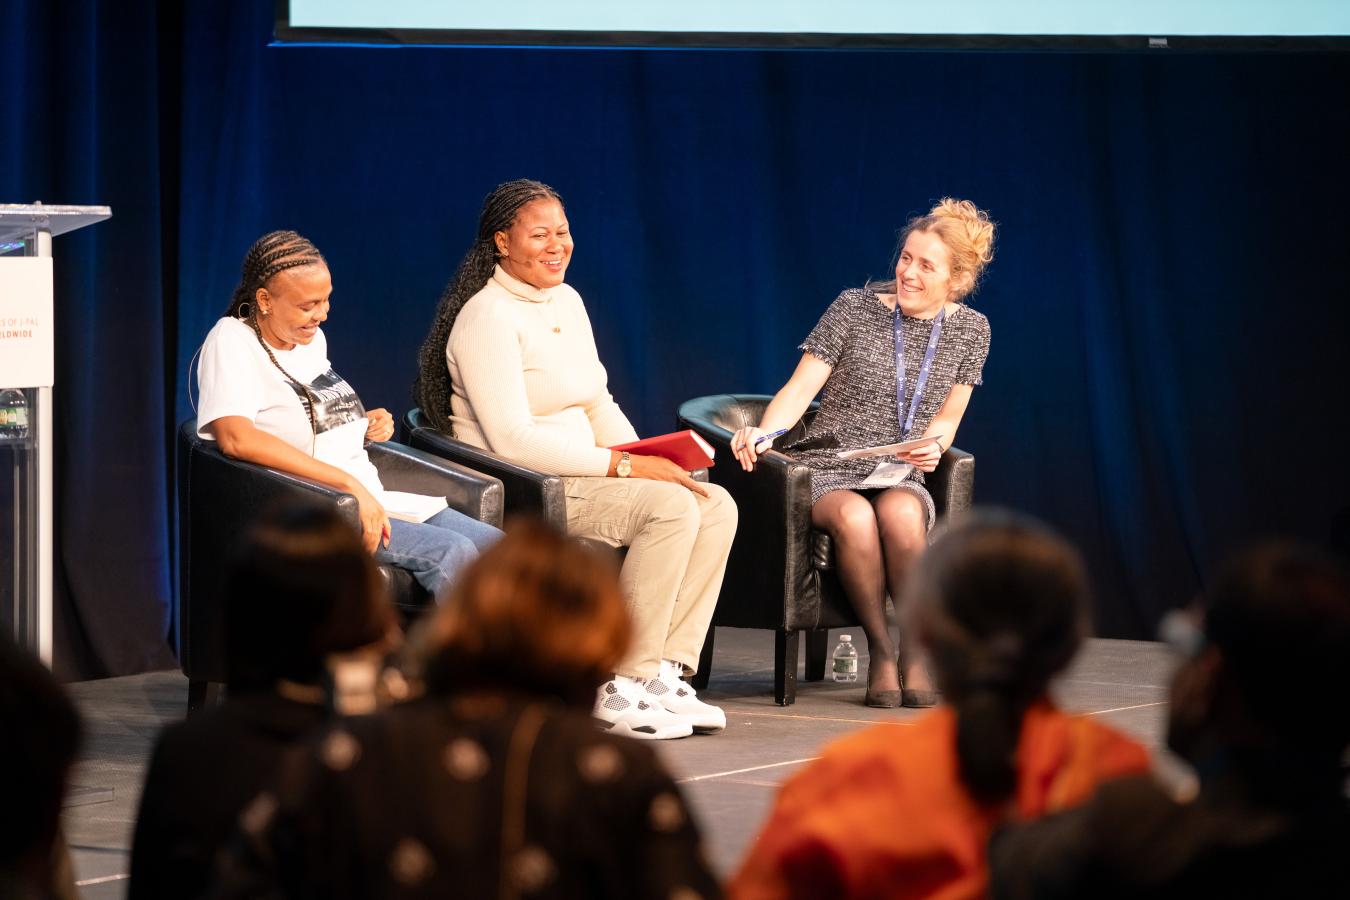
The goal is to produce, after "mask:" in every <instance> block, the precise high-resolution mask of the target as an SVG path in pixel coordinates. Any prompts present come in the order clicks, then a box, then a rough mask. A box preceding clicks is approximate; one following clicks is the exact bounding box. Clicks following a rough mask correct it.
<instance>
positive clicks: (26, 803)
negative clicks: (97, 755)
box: [0, 631, 80, 897]
mask: <svg viewBox="0 0 1350 900" xmlns="http://www.w3.org/2000/svg"><path fill="white" fill-rule="evenodd" d="M0 732H3V733H4V735H5V737H4V739H3V740H0V772H3V773H4V777H5V785H4V791H3V796H4V813H3V814H0V894H5V896H9V894H8V893H6V887H7V886H8V887H12V886H13V885H14V884H15V883H16V882H17V885H18V886H19V888H20V891H21V892H20V894H19V896H28V894H27V893H24V892H23V891H25V890H30V891H31V892H32V893H31V895H32V896H34V897H38V896H42V897H45V896H47V895H48V891H49V890H50V889H51V887H52V883H51V865H52V859H53V852H54V848H55V846H56V842H57V839H58V838H57V835H58V825H59V823H60V819H61V798H62V797H63V796H64V794H65V790H66V776H67V774H68V773H69V771H70V767H71V765H72V764H73V763H74V762H75V753H76V751H77V750H78V748H79V741H80V721H79V717H78V716H77V715H76V713H75V708H74V707H73V706H72V705H71V703H70V701H69V700H67V699H66V696H65V694H64V693H63V692H62V690H61V687H60V685H58V684H57V683H56V679H55V678H53V677H52V674H51V673H50V672H48V671H47V669H46V667H45V666H43V665H42V663H40V662H38V660H36V659H34V658H33V657H32V656H30V655H29V654H28V653H26V652H25V651H23V650H22V649H20V648H19V647H18V646H16V645H15V644H14V642H13V641H11V640H10V638H9V636H8V635H7V634H5V633H4V632H3V631H0Z"/></svg>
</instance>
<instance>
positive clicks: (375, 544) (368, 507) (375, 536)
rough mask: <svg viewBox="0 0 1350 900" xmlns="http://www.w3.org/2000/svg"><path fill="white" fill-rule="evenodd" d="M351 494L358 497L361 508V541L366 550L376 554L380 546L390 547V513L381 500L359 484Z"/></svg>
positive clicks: (358, 506) (359, 507) (357, 500)
mask: <svg viewBox="0 0 1350 900" xmlns="http://www.w3.org/2000/svg"><path fill="white" fill-rule="evenodd" d="M351 494H352V496H353V497H355V498H356V505H357V508H358V509H359V510H360V515H361V543H363V544H365V545H366V552H367V553H370V554H374V553H375V551H376V550H378V549H380V547H388V546H389V534H390V528H389V514H388V513H386V512H385V511H384V507H383V506H381V505H380V501H378V500H376V499H375V497H374V495H373V494H371V493H370V491H368V490H366V489H365V487H363V486H362V485H359V484H358V485H356V486H354V487H353V488H352V491H351Z"/></svg>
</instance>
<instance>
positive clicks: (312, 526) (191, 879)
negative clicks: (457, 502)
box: [128, 504, 397, 900]
mask: <svg viewBox="0 0 1350 900" xmlns="http://www.w3.org/2000/svg"><path fill="white" fill-rule="evenodd" d="M226 590H227V594H226V596H227V597H228V598H229V606H228V608H227V610H226V646H227V658H228V666H229V687H228V691H229V695H228V698H227V699H226V700H225V702H224V703H223V704H221V705H220V706H218V707H216V708H215V709H211V710H207V711H204V712H202V713H200V714H198V715H197V716H195V717H194V718H192V719H190V720H189V721H187V722H182V723H179V724H176V725H172V726H170V727H169V728H167V729H165V731H164V732H163V734H161V735H160V738H159V741H158V743H157V744H156V746H155V750H154V755H153V757H152V759H151V762H150V767H149V770H148V773H147V775H146V781H145V790H144V793H143V794H142V796H141V807H140V814H139V817H138V819H137V822H136V835H135V841H134V846H133V851H132V860H131V884H130V889H129V894H128V896H129V897H130V898H131V900H138V898H149V897H175V898H177V897H195V896H198V895H199V894H200V893H201V891H202V890H203V889H204V888H205V887H206V886H207V884H208V883H209V880H210V877H211V873H212V871H213V868H214V865H215V856H216V852H217V850H218V849H219V848H220V846H221V845H222V843H223V842H224V841H225V840H226V839H227V838H228V837H229V836H230V835H232V834H233V833H234V831H235V829H236V821H237V819H238V816H239V813H240V810H241V809H242V808H243V807H244V806H245V804H246V803H248V801H249V800H251V799H252V798H253V797H254V796H256V795H257V793H258V792H259V791H260V790H262V789H263V788H264V787H266V786H268V785H270V784H271V783H272V781H273V779H274V777H275V775H276V772H277V769H278V764H279V761H280V759H281V757H282V755H283V754H284V753H285V752H286V751H287V750H289V749H291V748H293V747H295V746H296V745H297V743H298V742H300V741H302V740H303V739H305V738H306V737H308V736H310V735H312V734H313V733H314V732H316V731H317V730H318V729H319V728H320V727H321V726H322V725H323V724H324V723H325V722H326V721H327V720H328V719H329V718H330V716H331V712H330V709H331V703H330V693H331V691H330V689H329V687H328V683H329V680H330V679H329V671H330V669H329V659H330V657H332V656H333V655H334V654H344V653H348V652H351V651H356V650H358V649H360V648H367V647H370V648H372V652H376V650H375V649H374V648H379V647H380V646H382V645H383V644H384V643H385V642H387V641H388V640H389V639H390V637H391V635H393V634H396V633H397V632H396V629H397V624H396V620H395V616H394V613H393V609H392V607H391V606H390V604H389V602H388V599H387V597H386V596H385V594H384V589H383V587H382V585H381V582H380V580H379V575H378V573H377V571H376V569H375V565H374V563H373V561H372V560H371V557H370V555H369V554H368V553H366V552H365V551H364V549H363V547H362V544H361V538H360V537H359V535H357V534H356V532H355V531H353V530H352V528H351V526H350V525H349V524H347V523H346V522H344V521H343V520H342V519H340V518H339V517H338V515H337V513H336V512H335V511H334V510H332V509H331V508H326V507H324V506H311V505H309V504H302V505H299V506H288V507H287V508H282V509H278V510H276V511H274V512H273V513H271V514H270V515H268V516H266V517H265V518H264V520H263V521H261V522H260V523H259V524H258V525H257V526H256V527H255V528H254V529H253V530H252V531H251V532H250V533H249V534H248V535H247V536H246V537H245V539H244V540H243V543H242V546H241V547H240V549H239V552H238V554H237V558H236V560H235V562H234V564H233V565H232V567H231V569H230V574H229V575H228V576H227V585H226Z"/></svg>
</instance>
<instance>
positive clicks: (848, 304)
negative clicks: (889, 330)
mask: <svg viewBox="0 0 1350 900" xmlns="http://www.w3.org/2000/svg"><path fill="white" fill-rule="evenodd" d="M859 293H860V292H859V291H856V290H852V291H844V292H843V293H842V294H840V295H839V296H838V297H836V298H835V300H834V302H833V303H831V304H830V308H829V309H827V310H825V314H824V315H823V316H821V317H820V321H819V322H817V323H816V327H815V328H812V329H811V333H810V334H808V335H807V336H806V340H804V341H802V342H801V344H800V346H798V347H797V349H798V350H802V351H804V352H806V353H810V354H811V355H812V356H814V357H815V358H816V359H819V360H820V361H821V362H823V363H825V364H826V365H828V366H830V367H831V368H833V367H834V366H836V365H838V364H839V357H840V355H841V354H842V353H843V352H844V344H845V342H846V341H847V340H848V333H849V329H850V328H851V327H852V325H853V318H854V309H855V307H856V306H857V302H858V295H859Z"/></svg>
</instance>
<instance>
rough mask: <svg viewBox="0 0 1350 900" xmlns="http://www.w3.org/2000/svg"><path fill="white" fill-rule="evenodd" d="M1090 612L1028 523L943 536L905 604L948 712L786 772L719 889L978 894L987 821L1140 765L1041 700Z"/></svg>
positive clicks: (1003, 518) (1086, 791) (1111, 737)
mask: <svg viewBox="0 0 1350 900" xmlns="http://www.w3.org/2000/svg"><path fill="white" fill-rule="evenodd" d="M1087 609H1088V587H1087V579H1086V577H1085V575H1084V572H1083V566H1082V563H1081V560H1080V559H1079V557H1078V554H1077V553H1076V552H1075V551H1074V550H1073V548H1071V547H1070V546H1069V545H1068V544H1067V543H1066V542H1065V541H1064V540H1063V539H1061V538H1059V537H1057V536H1055V535H1053V534H1051V533H1050V532H1049V531H1048V530H1047V529H1046V528H1044V527H1043V526H1041V525H1039V524H1038V523H1036V522H1034V521H1031V520H1029V519H1026V518H1023V517H1020V516H1015V515H1012V514H1008V513H984V514H980V515H975V516H971V517H968V518H967V519H966V520H965V521H964V523H963V524H961V525H958V526H957V527H955V528H954V529H953V530H952V531H950V532H949V533H948V534H946V535H945V536H944V537H942V538H940V539H939V540H938V541H937V542H936V543H935V544H934V545H933V547H932V548H931V549H930V550H929V552H928V553H927V554H926V555H925V556H924V557H923V559H922V561H921V562H920V563H919V565H918V568H917V569H916V570H915V572H914V574H913V576H912V578H911V580H910V582H909V584H908V587H907V589H906V592H905V596H904V599H903V601H902V610H903V614H904V615H906V616H907V617H909V618H910V620H911V625H912V628H911V633H912V634H915V635H916V636H917V637H918V639H919V640H920V641H922V642H923V644H924V645H925V648H926V649H927V651H928V652H929V654H930V659H931V660H932V664H933V666H934V669H935V670H936V674H937V677H938V681H939V684H940V685H941V686H942V689H943V691H944V694H945V698H946V701H947V702H948V703H949V704H950V705H947V706H941V707H939V708H938V709H936V710H934V711H933V712H931V713H929V714H927V715H925V716H924V717H922V718H921V719H919V720H918V722H917V723H916V724H915V725H914V726H912V727H909V726H907V725H906V724H904V723H884V724H879V725H876V726H873V727H871V728H868V729H866V730H864V731H861V732H859V733H857V734H854V735H851V736H849V737H847V738H844V739H842V740H840V741H838V742H836V743H834V744H832V745H831V746H830V747H828V748H827V749H826V750H825V753H824V754H823V755H822V756H821V758H820V759H818V760H816V761H815V762H814V763H812V764H810V765H808V766H807V767H806V768H805V769H803V770H802V771H801V772H800V773H798V774H797V775H795V776H794V777H793V778H792V779H790V780H789V781H788V782H787V784H786V785H784V787H783V789H782V790H781V792H780V793H779V795H778V798H777V801H776V804H775V806H774V809H773V811H772V813H771V814H770V817H769V820H768V822H767V823H766V824H765V825H764V828H763V830H762V831H761V832H760V835H759V837H758V838H757V839H756V841H755V843H754V844H753V846H752V847H751V849H750V852H749V855H748V857H747V858H746V860H745V862H744V863H743V864H742V866H741V869H740V871H739V872H738V873H737V874H736V875H735V876H734V877H733V879H732V881H731V883H730V885H729V890H728V894H729V896H730V897H732V898H737V900H752V898H756V900H757V898H778V897H802V898H807V897H832V898H833V897H849V898H861V897H887V898H920V897H922V898H942V900H956V898H966V897H982V896H984V895H985V894H986V892H987V888H988V869H987V866H986V862H985V851H986V844H987V842H988V840H989V836H990V833H991V832H992V830H993V828H994V827H995V825H996V824H998V823H999V822H1001V821H1003V820H1004V819H1006V818H1011V817H1016V818H1032V817H1036V816H1039V815H1042V814H1045V813H1048V812H1053V811H1055V810H1059V809H1064V808H1066V807H1069V806H1073V805H1076V804H1078V803H1080V802H1081V801H1083V800H1085V799H1087V797H1088V796H1089V795H1090V794H1091V793H1092V791H1093V789H1094V788H1095V787H1096V786H1097V785H1098V784H1099V783H1101V782H1103V781H1106V780H1109V779H1113V778H1116V777H1120V776H1124V775H1132V774H1137V773H1140V772H1144V771H1146V770H1147V769H1148V767H1149V759H1148V753H1147V751H1146V750H1145V749H1144V748H1143V747H1142V746H1141V745H1140V744H1139V743H1137V742H1136V741H1134V740H1132V739H1131V738H1129V737H1126V736H1125V735H1123V734H1121V733H1119V732H1117V731H1115V730H1114V729H1111V728H1109V727H1107V726H1105V725H1102V724H1100V723H1099V722H1097V721H1095V720H1093V719H1089V718H1085V717H1079V716H1071V715H1069V714H1067V713H1065V712H1063V711H1061V710H1059V709H1057V708H1056V707H1055V706H1054V704H1053V703H1051V701H1050V700H1049V698H1048V696H1047V693H1046V691H1047V688H1048V686H1049V683H1050V679H1051V678H1052V677H1053V676H1054V675H1055V674H1056V673H1058V672H1059V671H1060V670H1061V669H1063V668H1064V667H1065V666H1066V665H1067V664H1068V663H1069V661H1070V660H1071V659H1072V658H1073V655H1074V653H1075V652H1076V651H1077V649H1078V646H1079V644H1080V643H1081V642H1082V639H1083V635H1084V633H1085V631H1086V620H1087Z"/></svg>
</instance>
